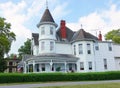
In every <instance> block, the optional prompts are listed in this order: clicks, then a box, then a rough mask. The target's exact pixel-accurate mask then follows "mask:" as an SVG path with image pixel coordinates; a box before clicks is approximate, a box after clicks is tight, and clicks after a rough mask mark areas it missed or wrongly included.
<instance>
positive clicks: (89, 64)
mask: <svg viewBox="0 0 120 88" xmlns="http://www.w3.org/2000/svg"><path fill="white" fill-rule="evenodd" d="M88 66H89V70H92V62H88Z"/></svg>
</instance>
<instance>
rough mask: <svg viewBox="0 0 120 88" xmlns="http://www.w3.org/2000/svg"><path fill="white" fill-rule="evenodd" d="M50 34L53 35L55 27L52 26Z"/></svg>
mask: <svg viewBox="0 0 120 88" xmlns="http://www.w3.org/2000/svg"><path fill="white" fill-rule="evenodd" d="M50 35H53V27H50Z"/></svg>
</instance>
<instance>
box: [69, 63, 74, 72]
mask: <svg viewBox="0 0 120 88" xmlns="http://www.w3.org/2000/svg"><path fill="white" fill-rule="evenodd" d="M69 70H70V71H72V70H73V69H72V64H71V63H69Z"/></svg>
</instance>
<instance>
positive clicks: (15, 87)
mask: <svg viewBox="0 0 120 88" xmlns="http://www.w3.org/2000/svg"><path fill="white" fill-rule="evenodd" d="M111 82H112V83H116V82H117V83H118V82H120V80H108V81H89V82H83V81H82V82H55V83H40V84H38V83H36V84H18V85H6V86H0V88H33V87H46V86H65V85H85V84H101V83H111Z"/></svg>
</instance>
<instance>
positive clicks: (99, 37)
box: [98, 31, 102, 41]
mask: <svg viewBox="0 0 120 88" xmlns="http://www.w3.org/2000/svg"><path fill="white" fill-rule="evenodd" d="M98 40H99V41H102V34H101V31H99V35H98Z"/></svg>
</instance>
